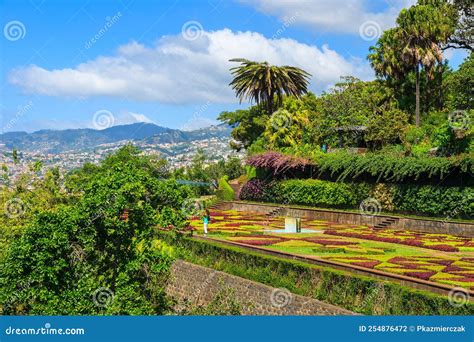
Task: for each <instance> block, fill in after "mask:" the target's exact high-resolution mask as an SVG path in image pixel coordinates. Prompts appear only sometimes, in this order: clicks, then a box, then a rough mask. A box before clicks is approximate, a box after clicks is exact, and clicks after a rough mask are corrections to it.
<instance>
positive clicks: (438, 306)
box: [160, 232, 474, 315]
mask: <svg viewBox="0 0 474 342" xmlns="http://www.w3.org/2000/svg"><path fill="white" fill-rule="evenodd" d="M160 234H161V235H160V238H161V239H163V240H165V241H166V242H167V243H168V244H171V245H173V246H174V247H175V248H176V253H177V255H178V257H179V258H181V259H184V260H188V261H190V262H193V263H197V264H201V265H203V266H207V267H211V268H214V269H216V270H220V271H223V272H226V273H229V274H234V275H236V276H240V277H243V278H246V279H250V280H254V281H257V282H260V283H264V284H267V285H269V286H273V287H277V288H285V289H288V290H289V291H291V292H293V293H296V294H300V295H303V296H308V297H313V298H315V299H319V300H322V301H325V302H328V303H331V304H334V305H338V306H341V307H344V308H346V309H348V310H352V311H355V312H360V313H363V314H367V315H472V314H473V313H474V305H473V304H471V303H467V304H466V305H462V306H458V307H457V306H453V305H451V304H450V303H449V301H448V299H447V297H445V296H439V295H435V294H432V293H427V292H423V291H418V290H414V289H411V288H408V287H404V286H402V285H399V284H395V283H390V282H382V281H380V280H376V279H371V278H366V277H363V276H359V275H354V274H350V273H346V272H342V271H337V270H334V269H332V268H323V267H318V266H315V265H311V264H306V263H303V262H299V261H294V260H288V259H282V258H277V257H272V256H268V255H263V254H261V253H257V252H250V251H247V250H244V249H242V248H238V247H233V246H226V245H223V244H220V243H216V242H208V241H199V240H195V239H189V238H185V237H176V236H175V235H172V234H167V233H164V232H163V233H160Z"/></svg>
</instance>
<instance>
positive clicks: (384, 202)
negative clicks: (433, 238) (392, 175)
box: [240, 179, 474, 218]
mask: <svg viewBox="0 0 474 342" xmlns="http://www.w3.org/2000/svg"><path fill="white" fill-rule="evenodd" d="M240 198H241V199H243V200H250V201H262V202H272V203H281V204H297V205H306V206H311V207H325V208H352V209H359V206H360V203H361V202H362V201H363V200H365V199H367V198H373V199H375V200H377V201H378V202H379V203H380V208H379V210H383V211H386V212H400V213H410V214H419V215H427V216H445V217H449V218H457V217H466V218H471V217H473V216H474V204H473V203H474V202H473V199H474V189H473V188H472V187H462V188H461V187H438V186H431V185H410V184H383V183H378V184H369V183H363V182H359V183H342V182H330V181H323V180H316V179H290V180H283V181H272V182H270V183H266V182H263V181H261V180H259V179H256V180H252V181H249V182H247V183H246V184H245V185H244V187H243V188H242V190H241V192H240Z"/></svg>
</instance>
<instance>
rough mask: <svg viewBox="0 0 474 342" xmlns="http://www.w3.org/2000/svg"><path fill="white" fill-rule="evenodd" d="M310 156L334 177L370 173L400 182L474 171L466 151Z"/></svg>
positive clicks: (349, 176)
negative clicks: (437, 154) (429, 154)
mask: <svg viewBox="0 0 474 342" xmlns="http://www.w3.org/2000/svg"><path fill="white" fill-rule="evenodd" d="M313 160H314V162H315V167H316V170H317V172H319V173H324V172H328V173H330V174H331V176H335V177H337V178H336V179H337V180H347V179H356V178H358V177H360V176H364V175H370V176H371V177H373V178H375V180H376V181H389V182H402V181H407V180H409V181H418V180H420V179H425V180H435V181H438V182H439V181H440V180H442V179H443V178H445V177H446V176H447V175H449V174H450V173H456V174H458V175H459V174H462V173H464V174H469V173H470V172H471V173H472V172H473V171H474V163H473V159H472V158H470V156H469V155H464V156H457V157H452V158H443V157H415V156H412V157H403V156H400V155H396V154H395V155H391V154H388V153H370V154H366V155H357V154H351V153H348V152H344V151H341V152H339V153H327V154H323V153H318V154H316V155H315V156H314V157H313ZM466 180H467V177H466Z"/></svg>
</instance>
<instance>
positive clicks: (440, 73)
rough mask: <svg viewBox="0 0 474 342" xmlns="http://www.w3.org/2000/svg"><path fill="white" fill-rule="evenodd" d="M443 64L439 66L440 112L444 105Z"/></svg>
mask: <svg viewBox="0 0 474 342" xmlns="http://www.w3.org/2000/svg"><path fill="white" fill-rule="evenodd" d="M443 66H444V65H443V62H441V63H440V64H439V79H438V82H439V83H438V110H441V108H443V105H444V103H443V102H444V101H443Z"/></svg>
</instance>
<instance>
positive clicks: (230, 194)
mask: <svg viewBox="0 0 474 342" xmlns="http://www.w3.org/2000/svg"><path fill="white" fill-rule="evenodd" d="M217 197H218V198H219V199H221V200H224V201H232V200H234V199H235V193H234V189H232V187H231V186H230V185H229V183H227V176H223V177H221V178H220V179H219V188H218V189H217Z"/></svg>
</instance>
